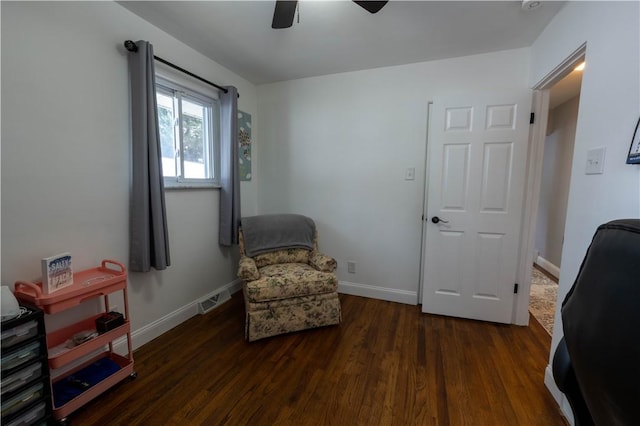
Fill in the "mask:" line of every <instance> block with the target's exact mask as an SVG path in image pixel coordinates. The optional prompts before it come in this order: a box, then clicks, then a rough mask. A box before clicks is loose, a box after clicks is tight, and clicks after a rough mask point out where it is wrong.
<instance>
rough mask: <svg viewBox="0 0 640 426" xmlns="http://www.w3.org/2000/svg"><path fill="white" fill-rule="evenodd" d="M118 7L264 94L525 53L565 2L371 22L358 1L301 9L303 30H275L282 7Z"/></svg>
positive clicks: (486, 4) (436, 5) (394, 4)
mask: <svg viewBox="0 0 640 426" xmlns="http://www.w3.org/2000/svg"><path fill="white" fill-rule="evenodd" d="M120 4H121V5H122V6H124V7H126V8H127V9H129V10H130V11H132V12H133V13H135V14H137V15H139V16H140V17H142V18H143V19H145V20H147V21H149V22H150V23H152V24H153V25H155V26H157V27H159V28H161V29H162V30H164V31H165V32H167V33H169V34H171V35H173V36H174V37H176V38H177V39H179V40H181V41H182V42H184V43H185V44H187V45H189V46H191V47H193V48H194V49H196V50H198V51H199V52H201V53H202V54H204V55H206V56H208V57H209V58H211V59H212V60H214V61H216V62H217V63H219V64H221V65H223V66H225V67H227V68H228V69H230V70H232V71H234V72H235V73H237V74H239V75H240V76H242V77H244V78H246V79H247V80H249V81H251V82H252V83H254V84H262V83H269V82H275V81H282V80H292V79H297V78H303V77H311V76H317V75H325V74H333V73H339V72H345V71H356V70H362V69H369V68H377V67H382V66H389V65H401V64H407V63H414V62H423V61H429V60H435V59H445V58H452V57H458V56H466V55H473V54H479V53H486V52H492V51H498V50H505V49H515V48H520V47H527V46H530V45H531V44H532V43H533V41H534V40H535V39H536V37H537V36H538V34H540V32H541V31H542V30H543V29H544V27H545V26H546V25H547V24H548V23H549V21H550V20H551V18H553V16H554V15H555V14H556V13H557V12H558V10H560V8H561V7H562V6H563V4H564V2H560V1H546V2H542V6H541V7H539V8H537V9H534V10H529V11H525V10H523V9H522V7H521V5H522V2H521V1H390V2H389V3H387V5H386V6H385V7H384V8H383V9H382V10H381V11H380V12H378V13H377V14H375V15H372V14H370V13H369V12H367V11H366V10H364V9H362V8H361V7H359V6H358V5H357V4H355V3H353V2H351V1H300V2H299V3H298V9H299V18H300V22H299V23H297V22H294V25H293V27H291V28H287V29H278V30H274V29H272V28H271V20H272V17H273V9H274V7H275V1H267V0H265V1H136V2H132V1H125V2H120ZM131 38H132V39H133V40H135V39H136V35H135V34H131ZM149 41H150V42H151V43H153V40H149ZM156 53H157V54H158V55H159V56H162V52H156ZM182 65H183V66H185V67H188V64H182Z"/></svg>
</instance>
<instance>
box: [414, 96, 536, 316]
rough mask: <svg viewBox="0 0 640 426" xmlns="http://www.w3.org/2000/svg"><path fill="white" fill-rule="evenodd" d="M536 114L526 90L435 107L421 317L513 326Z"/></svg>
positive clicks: (437, 102)
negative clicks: (529, 144) (528, 160)
mask: <svg viewBox="0 0 640 426" xmlns="http://www.w3.org/2000/svg"><path fill="white" fill-rule="evenodd" d="M530 106H531V93H530V91H528V90H522V92H521V93H517V92H509V93H503V94H501V93H499V92H498V93H495V92H494V93H469V94H468V95H465V96H464V97H460V98H456V99H454V98H445V99H440V100H434V103H433V106H432V110H431V119H430V129H429V132H430V136H429V160H428V162H429V174H428V183H427V190H428V193H427V210H426V211H427V215H426V216H425V221H426V223H425V227H426V233H425V245H424V247H425V250H424V256H425V258H424V259H423V262H422V264H423V268H424V269H423V280H424V281H423V282H424V287H423V292H422V310H423V312H427V313H433V314H441V315H449V316H455V317H463V318H472V319H479V320H485V321H494V322H502V323H510V322H511V320H512V312H513V301H514V284H515V282H516V281H515V280H516V270H517V263H518V249H519V242H520V235H519V233H520V221H521V216H522V201H523V192H524V180H525V168H526V152H527V149H526V148H527V147H526V145H527V140H528V132H529V112H530ZM436 218H437V219H436ZM438 219H439V221H438ZM434 221H438V223H434Z"/></svg>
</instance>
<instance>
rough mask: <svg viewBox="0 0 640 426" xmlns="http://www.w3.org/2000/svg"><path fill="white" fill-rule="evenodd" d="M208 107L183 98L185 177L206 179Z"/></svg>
mask: <svg viewBox="0 0 640 426" xmlns="http://www.w3.org/2000/svg"><path fill="white" fill-rule="evenodd" d="M206 121H207V108H206V107H205V106H203V105H201V104H199V103H196V102H193V101H192V100H186V99H184V98H183V99H182V143H183V145H184V177H185V178H186V179H206V178H207V177H208V176H207V174H206V167H205V163H206V162H207V154H206V153H207V150H206V146H205V142H204V141H205V133H206V126H205V125H206Z"/></svg>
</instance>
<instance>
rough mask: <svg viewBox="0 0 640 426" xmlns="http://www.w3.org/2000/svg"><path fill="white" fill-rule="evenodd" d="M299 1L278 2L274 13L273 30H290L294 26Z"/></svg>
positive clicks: (280, 0) (279, 0) (284, 0)
mask: <svg viewBox="0 0 640 426" xmlns="http://www.w3.org/2000/svg"><path fill="white" fill-rule="evenodd" d="M297 5H298V2H297V1H289V0H277V1H276V8H275V9H274V11H273V22H271V28H289V27H290V26H291V25H293V17H294V16H295V14H296V6H297Z"/></svg>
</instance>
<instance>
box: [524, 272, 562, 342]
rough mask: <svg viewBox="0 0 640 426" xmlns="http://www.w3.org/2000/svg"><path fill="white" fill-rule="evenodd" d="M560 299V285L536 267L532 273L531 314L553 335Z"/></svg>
mask: <svg viewBox="0 0 640 426" xmlns="http://www.w3.org/2000/svg"><path fill="white" fill-rule="evenodd" d="M557 298H558V283H556V282H555V281H553V280H552V279H551V278H549V277H548V276H546V275H545V274H544V272H542V271H540V270H539V269H538V268H537V267H534V268H533V270H532V273H531V293H530V299H529V312H531V314H532V315H533V316H534V317H535V318H536V319H537V320H538V322H539V323H540V324H542V326H543V327H544V328H545V329H546V330H547V331H548V332H549V334H553V318H554V316H555V311H556V299H557Z"/></svg>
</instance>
